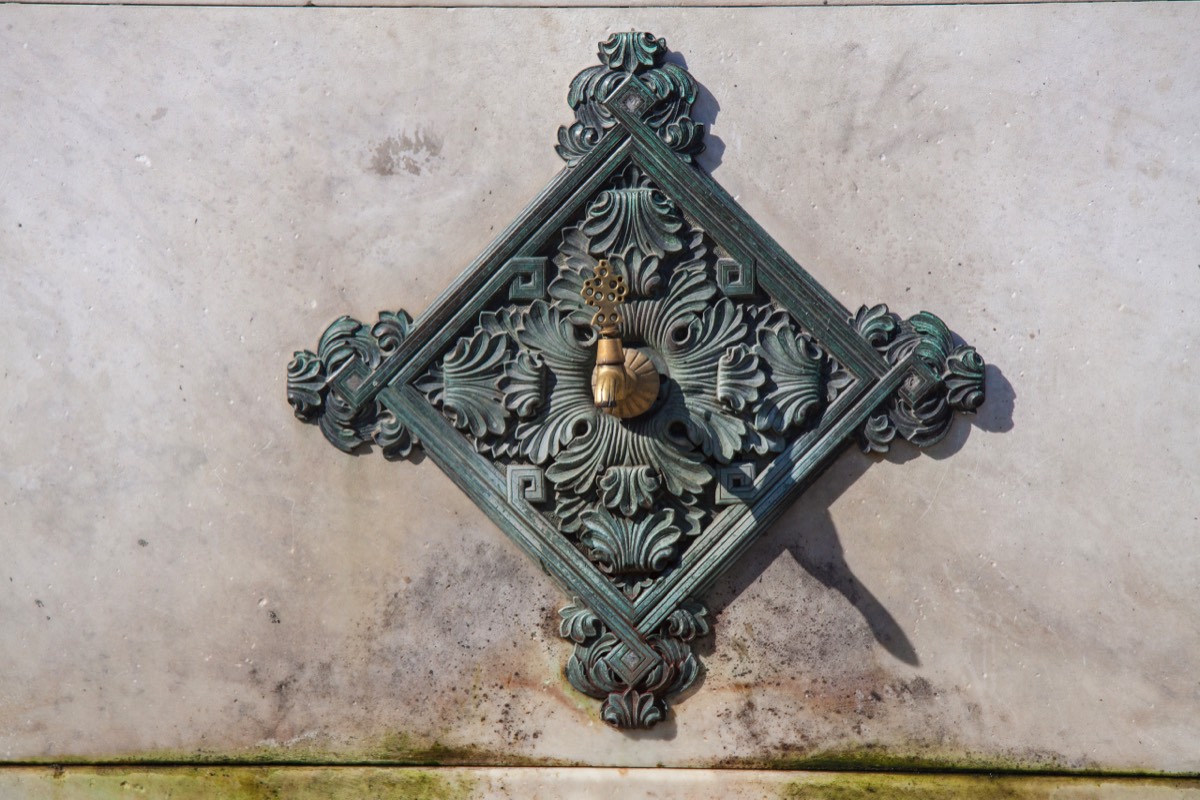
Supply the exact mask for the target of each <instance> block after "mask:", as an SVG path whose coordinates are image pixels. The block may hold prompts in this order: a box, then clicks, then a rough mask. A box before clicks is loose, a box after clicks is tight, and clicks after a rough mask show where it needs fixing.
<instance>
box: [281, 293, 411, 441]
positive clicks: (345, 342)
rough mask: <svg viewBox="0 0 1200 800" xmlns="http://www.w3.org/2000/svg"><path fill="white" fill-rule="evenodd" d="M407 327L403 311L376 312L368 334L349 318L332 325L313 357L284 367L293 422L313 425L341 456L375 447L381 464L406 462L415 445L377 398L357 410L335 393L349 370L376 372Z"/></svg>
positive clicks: (304, 354)
mask: <svg viewBox="0 0 1200 800" xmlns="http://www.w3.org/2000/svg"><path fill="white" fill-rule="evenodd" d="M411 327H412V317H410V316H409V315H408V314H407V313H405V312H404V311H397V312H389V311H384V312H381V313H380V315H379V322H378V323H376V324H375V325H374V326H373V327H372V328H370V329H368V328H367V326H366V325H364V324H363V323H361V322H359V321H358V320H356V319H354V318H352V317H348V316H343V317H339V318H338V319H336V320H334V322H333V323H332V324H331V325H330V326H329V327H328V328H326V329H325V332H324V333H323V334H322V335H321V339H320V341H319V342H318V344H317V352H315V353H314V352H312V351H311V350H297V351H296V352H295V354H294V355H293V358H292V361H291V363H289V364H288V378H287V397H288V403H290V404H291V406H292V411H293V412H294V413H295V415H296V417H297V419H300V420H303V421H304V422H313V423H316V424H317V427H319V428H320V429H321V433H323V434H324V435H325V438H326V439H327V440H328V441H329V442H330V444H332V445H333V446H334V447H336V448H337V449H339V450H341V451H343V452H346V453H352V452H354V451H356V450H358V449H359V448H361V447H363V446H364V445H367V444H376V445H378V446H379V447H380V449H381V450H382V451H383V454H384V456H385V457H386V458H389V459H396V458H407V457H408V456H410V455H411V454H412V452H413V448H414V447H415V446H417V444H418V442H417V441H416V438H415V437H413V436H412V435H411V433H410V432H409V430H408V427H407V426H406V425H405V424H404V421H403V420H401V419H399V418H398V417H397V416H396V415H395V413H394V412H393V411H392V410H391V409H389V408H388V407H387V406H386V404H385V403H384V402H383V399H382V397H376V398H372V399H371V400H370V401H369V402H368V403H365V404H362V405H358V404H356V403H354V402H352V401H351V400H350V399H349V398H347V397H346V396H345V395H344V394H343V393H342V391H341V390H340V389H339V388H338V385H337V378H338V377H339V376H340V375H342V373H343V372H345V371H347V370H351V369H355V368H357V369H359V370H361V371H363V372H369V371H372V370H374V369H377V368H378V367H379V364H380V363H381V361H382V360H383V357H384V356H385V355H386V354H388V353H391V352H392V351H393V350H395V349H396V348H397V347H399V345H400V343H401V342H402V341H404V338H405V337H406V336H407V335H408V333H409V330H410V329H411Z"/></svg>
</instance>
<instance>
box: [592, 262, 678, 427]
mask: <svg viewBox="0 0 1200 800" xmlns="http://www.w3.org/2000/svg"><path fill="white" fill-rule="evenodd" d="M581 294H582V295H583V299H584V301H585V302H586V303H587V304H588V305H589V306H593V307H595V308H596V309H597V310H596V313H595V314H593V315H592V325H594V326H596V327H597V328H599V329H600V338H599V340H598V341H597V342H596V368H595V369H593V370H592V399H593V400H594V401H595V404H596V408H599V409H601V410H602V411H605V412H606V413H609V414H612V415H613V416H615V417H620V418H622V419H629V418H630V417H636V416H638V415H639V414H644V413H645V412H646V411H648V410H649V409H650V407H651V406H652V405H654V401H655V400H656V399H658V384H659V381H658V370H657V369H656V368H655V367H654V362H653V361H651V360H650V358H649V357H648V356H647V355H646V354H645V353H643V352H641V351H640V350H638V349H637V348H633V347H630V348H626V347H623V346H622V344H621V334H620V327H619V326H620V324H621V312H620V311H619V310H618V306H620V305H621V304H622V303H624V302H625V298H626V296H627V295H628V294H629V290H628V288H627V287H626V286H625V278H624V277H622V276H621V275H617V274H614V273H613V271H612V267H611V266H609V263H608V261H606V260H601V261H600V262H599V263H598V264H596V272H595V274H594V275H593V276H592V277H591V278H588V279H587V280H586V281H584V282H583V290H582V291H581Z"/></svg>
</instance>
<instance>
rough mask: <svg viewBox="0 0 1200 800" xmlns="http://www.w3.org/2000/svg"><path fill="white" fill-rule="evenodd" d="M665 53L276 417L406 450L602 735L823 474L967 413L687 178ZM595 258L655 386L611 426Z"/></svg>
mask: <svg viewBox="0 0 1200 800" xmlns="http://www.w3.org/2000/svg"><path fill="white" fill-rule="evenodd" d="M666 52H667V51H666V44H665V42H664V41H663V40H662V39H656V38H655V37H653V36H651V35H650V34H647V33H622V34H616V35H614V36H612V37H610V38H609V39H608V40H607V41H605V42H603V43H602V44H601V45H600V49H599V55H600V64H599V65H598V66H594V67H590V68H588V69H586V70H584V71H583V72H581V73H580V74H579V75H578V76H577V77H576V78H575V80H574V81H573V82H572V84H571V88H570V93H569V98H568V100H569V103H570V106H571V108H572V109H573V110H574V111H575V115H576V121H575V122H574V123H572V124H570V125H568V126H564V127H563V128H561V129H560V131H559V136H558V146H557V151H558V153H559V155H560V156H562V158H563V159H564V160H565V161H566V162H567V165H568V166H567V168H566V169H565V170H564V172H563V173H562V174H561V175H560V176H559V177H558V178H557V179H556V180H555V181H554V182H553V183H552V184H551V186H550V187H549V188H548V189H547V191H546V192H544V193H543V194H542V195H541V196H540V197H539V199H538V200H536V201H535V202H534V203H533V205H531V206H530V207H529V208H527V209H526V210H525V211H524V212H523V213H522V215H521V216H520V217H519V218H518V220H517V221H516V222H515V223H514V224H513V225H512V226H511V227H510V228H509V231H510V233H507V234H505V235H504V236H502V237H501V238H500V239H499V240H498V241H496V242H495V243H493V244H492V245H491V246H490V247H489V248H488V249H487V250H486V251H485V252H484V253H483V254H482V255H481V256H480V258H479V259H478V260H477V261H476V262H475V263H474V264H473V265H472V266H471V267H470V268H468V270H467V271H466V272H465V273H464V274H463V276H462V277H460V279H459V280H458V281H457V282H456V283H455V284H454V285H453V286H452V287H451V288H450V289H449V290H447V292H446V293H445V294H444V295H443V296H442V297H441V298H440V299H439V300H438V301H437V302H435V303H434V305H433V307H432V308H431V310H430V311H429V312H428V313H427V314H426V315H425V316H424V317H422V318H421V319H420V320H418V321H416V322H415V323H414V322H413V321H412V320H411V319H410V318H409V317H408V315H407V314H405V313H404V312H397V313H385V314H381V316H380V320H379V322H378V323H376V324H375V325H374V326H371V327H368V326H366V325H364V324H363V323H360V322H357V321H355V320H352V319H350V318H348V317H342V318H341V319H339V320H337V321H336V322H334V323H333V325H331V326H330V327H329V329H328V330H327V331H326V332H325V334H324V335H323V336H322V337H321V341H320V343H319V345H318V348H317V351H316V352H315V353H314V352H311V351H307V350H304V351H300V352H297V353H296V356H295V359H294V360H293V361H292V363H291V364H290V365H289V368H288V400H289V402H290V403H291V404H292V407H293V409H294V410H295V413H296V416H298V417H299V418H300V419H302V420H305V421H307V422H315V423H317V424H318V425H319V427H320V428H321V430H322V432H323V433H324V434H325V436H326V437H327V438H328V439H329V441H330V442H332V443H333V444H334V445H335V446H336V447H338V448H339V449H341V450H344V451H348V452H349V451H353V450H354V449H356V448H358V447H362V446H367V445H372V444H374V445H376V446H378V447H379V448H380V449H381V450H382V452H383V453H384V455H385V456H387V457H389V458H403V457H406V456H409V455H411V454H412V453H414V452H415V450H416V449H417V448H422V449H423V450H424V452H425V453H426V454H427V455H428V456H429V457H430V458H431V459H432V460H434V461H435V462H436V463H437V464H438V465H439V466H441V467H442V468H443V469H444V470H445V471H446V472H447V474H448V475H450V476H451V477H452V478H453V479H454V480H455V482H456V483H457V484H458V485H459V486H460V487H461V488H462V489H463V490H464V491H465V492H467V493H468V494H469V495H470V496H471V497H472V498H473V499H474V500H475V501H476V502H477V503H478V504H479V505H480V507H481V508H482V509H484V510H485V511H486V512H487V513H489V514H490V515H491V516H492V518H493V519H494V520H495V521H496V523H497V524H498V525H499V526H500V527H501V528H502V529H503V530H504V531H505V532H506V533H507V534H508V535H509V536H510V537H511V538H512V539H513V540H514V541H515V542H516V543H517V544H518V545H520V546H521V547H522V548H523V549H524V550H525V551H526V552H527V553H528V554H529V555H530V556H531V557H533V558H535V559H537V560H538V561H539V562H540V563H541V564H542V565H543V566H544V567H545V569H546V571H547V572H548V573H549V574H550V576H551V577H552V578H554V579H555V580H556V581H557V582H558V583H559V585H560V586H561V587H562V588H563V589H564V591H565V592H566V594H567V596H568V597H569V598H570V602H569V603H568V604H567V605H566V606H565V607H563V608H562V610H561V611H560V612H559V616H560V617H561V624H560V628H559V630H560V632H561V634H562V636H563V638H564V639H567V640H569V641H570V642H572V643H573V644H574V652H573V653H572V654H571V656H570V658H569V659H568V661H567V665H566V675H567V678H568V679H569V681H570V683H571V685H572V686H574V687H575V688H576V689H578V690H579V691H581V692H583V693H584V694H586V695H589V696H591V697H594V698H596V699H597V700H600V701H601V710H600V715H601V717H602V718H603V719H604V720H605V721H606V722H609V723H611V724H612V725H615V726H617V727H620V728H637V727H646V726H650V725H653V724H654V723H656V722H658V721H660V720H662V719H664V717H665V716H666V714H667V712H668V708H667V699H668V698H669V697H670V696H672V695H674V694H677V693H679V692H681V691H683V690H684V689H686V688H687V687H688V686H690V685H691V684H692V683H693V682H694V681H695V679H696V677H697V675H698V673H699V671H700V664H699V661H698V660H697V658H696V655H695V653H694V652H693V650H692V643H693V641H694V640H695V639H696V638H697V637H700V636H704V635H706V634H707V633H708V632H709V629H710V628H709V620H708V617H707V611H706V609H705V607H704V605H703V603H702V602H701V599H700V598H701V597H702V595H703V592H704V590H705V589H706V588H707V586H708V585H710V584H711V583H712V581H713V580H714V579H715V578H716V577H717V576H718V575H720V574H721V573H722V572H723V571H724V570H725V569H727V568H728V567H729V566H730V565H731V564H732V563H733V562H734V561H735V560H736V559H737V558H738V556H739V555H740V554H741V553H742V552H744V550H745V549H746V548H747V547H748V546H749V545H750V544H751V543H752V542H753V541H754V539H755V538H756V537H757V535H758V534H759V533H761V532H762V531H763V530H764V529H765V528H766V527H767V526H768V525H769V524H770V523H771V522H772V521H773V520H774V519H776V518H777V517H778V516H779V514H780V513H782V512H783V511H784V510H785V509H786V508H787V507H788V505H789V504H790V503H791V502H792V501H793V500H794V499H795V496H796V494H797V493H798V492H799V491H800V490H801V488H802V487H803V485H805V484H806V483H807V482H808V481H810V480H811V478H812V477H813V476H814V475H815V473H816V472H817V471H819V470H820V469H823V468H824V466H825V465H826V464H827V463H828V462H829V460H830V459H831V458H832V456H834V455H836V454H837V453H838V452H839V451H840V450H841V449H842V448H843V447H844V446H845V445H846V444H847V443H849V442H851V441H853V440H855V439H857V440H858V441H859V443H860V444H861V446H862V447H863V448H864V449H865V450H867V451H873V452H881V451H885V450H887V449H888V447H889V446H890V444H891V442H892V441H894V440H895V439H896V437H900V438H902V439H904V440H907V441H908V442H911V443H912V444H914V445H917V446H920V447H924V446H928V445H930V444H933V443H935V442H937V441H938V440H939V439H941V438H942V437H943V436H944V435H945V434H946V431H947V430H948V428H949V426H950V423H951V420H952V417H953V414H954V412H956V411H961V412H970V411H974V410H975V409H976V408H978V407H979V405H980V404H981V403H982V402H983V398H984V393H983V374H984V364H983V361H982V359H981V358H980V357H979V355H978V354H977V353H976V352H975V350H974V349H973V348H971V347H968V346H966V345H962V344H959V343H957V342H956V341H955V340H954V338H953V336H952V335H951V334H950V332H949V330H947V328H946V326H945V325H944V324H943V323H942V322H941V321H940V320H938V319H937V318H936V317H934V316H933V315H931V314H928V313H924V312H923V313H921V314H918V315H916V316H914V317H912V318H911V319H908V320H901V319H900V318H898V317H897V316H896V315H894V314H892V313H890V312H889V311H888V310H887V307H886V306H882V305H878V306H874V307H866V306H864V307H863V308H862V309H860V310H859V311H858V312H857V313H855V314H851V313H849V312H848V311H847V310H846V309H844V308H843V307H842V306H841V305H840V304H838V303H837V301H836V300H834V299H833V298H832V297H831V296H830V295H829V294H828V293H827V292H825V290H824V289H822V288H821V287H820V285H819V284H817V283H816V281H815V280H813V279H812V277H811V276H809V275H808V273H807V272H805V271H804V270H803V269H802V268H800V266H799V265H797V264H796V263H795V262H794V261H793V260H792V259H791V258H790V257H789V256H788V255H787V254H786V253H784V252H783V251H782V249H780V248H779V246H778V245H777V244H776V243H775V242H774V241H773V240H771V239H770V237H768V236H767V234H766V233H765V232H764V231H763V230H762V229H761V228H760V227H759V226H758V225H757V224H755V223H754V221H753V220H751V219H750V218H749V217H748V216H747V215H746V214H745V212H744V211H742V209H741V208H740V207H738V206H737V204H736V203H735V202H734V201H733V200H732V198H730V197H729V196H728V195H727V194H726V193H725V192H724V191H723V190H722V189H721V188H720V187H719V186H718V185H717V184H716V183H715V182H713V180H712V179H711V178H710V177H709V176H708V175H707V174H705V173H704V172H703V170H701V169H700V168H699V167H697V166H696V165H695V163H694V161H693V156H695V155H696V154H698V153H700V152H701V151H702V150H703V128H702V126H701V125H699V124H697V123H696V122H695V121H694V120H693V119H692V118H691V116H690V114H691V109H692V105H693V103H694V102H695V99H696V92H697V88H696V84H695V82H694V81H693V79H692V78H691V76H690V75H689V74H688V73H687V71H686V70H684V69H683V68H682V67H680V66H678V65H676V64H673V63H669V62H666V61H665V60H664V56H665V55H666ZM550 220H559V221H560V222H558V223H556V224H554V225H547V224H546V223H547V222H548V221H550ZM602 261H603V262H606V266H605V267H604V269H610V270H612V271H613V272H614V273H615V274H616V275H618V276H619V277H620V279H621V287H622V288H621V291H622V293H623V294H622V299H623V300H624V303H623V304H622V305H621V306H620V314H619V322H618V323H617V326H616V327H617V333H618V334H619V336H620V338H621V340H622V341H624V342H625V343H626V344H627V345H629V346H632V347H635V348H637V352H638V354H639V356H641V357H643V358H644V359H645V360H646V361H647V367H646V369H651V368H653V369H654V370H656V371H657V374H658V376H659V383H660V385H659V389H658V394H657V397H656V398H654V401H653V403H652V404H651V405H650V407H649V408H648V409H647V410H645V411H644V413H640V414H639V415H637V416H634V417H632V418H628V419H623V418H621V417H619V416H615V415H612V414H607V413H604V412H603V411H601V410H600V409H598V408H597V407H596V404H595V402H594V398H593V385H592V384H593V370H594V368H595V365H596V339H597V332H596V330H595V329H594V328H593V327H592V322H593V318H594V315H595V313H596V309H594V308H592V307H589V306H588V305H587V303H586V302H585V300H584V296H583V290H584V288H585V286H586V285H588V282H589V281H594V280H595V279H596V276H597V271H598V269H600V263H601V262H602ZM651 364H652V367H651V366H650V365H651Z"/></svg>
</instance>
